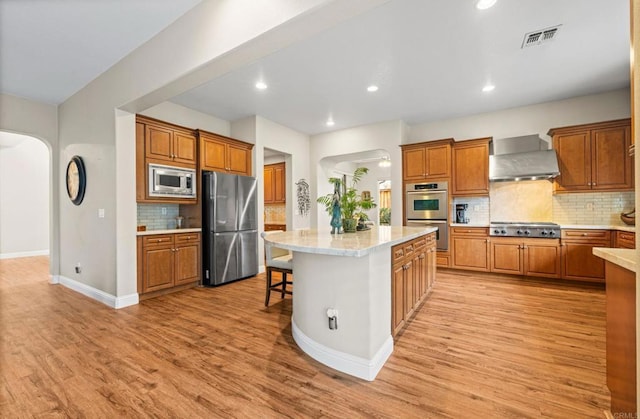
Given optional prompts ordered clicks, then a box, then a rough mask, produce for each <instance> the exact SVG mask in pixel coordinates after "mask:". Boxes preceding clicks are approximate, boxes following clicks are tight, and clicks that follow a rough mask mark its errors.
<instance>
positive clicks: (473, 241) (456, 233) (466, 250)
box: [451, 227, 489, 272]
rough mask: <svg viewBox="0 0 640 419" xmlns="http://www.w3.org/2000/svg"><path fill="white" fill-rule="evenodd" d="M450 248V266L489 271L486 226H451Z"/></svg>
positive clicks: (487, 231) (487, 230) (487, 232)
mask: <svg viewBox="0 0 640 419" xmlns="http://www.w3.org/2000/svg"><path fill="white" fill-rule="evenodd" d="M451 248H452V263H451V267H452V268H456V269H466V270H472V271H482V272H488V271H489V229H488V228H484V227H452V228H451Z"/></svg>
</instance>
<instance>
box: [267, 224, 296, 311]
mask: <svg viewBox="0 0 640 419" xmlns="http://www.w3.org/2000/svg"><path fill="white" fill-rule="evenodd" d="M281 232H282V230H274V231H264V232H262V233H261V234H260V236H262V238H263V239H264V238H265V237H266V236H267V235H269V234H273V233H281ZM264 259H265V263H264V266H265V270H266V271H267V281H266V282H267V287H266V296H265V299H264V305H265V306H269V297H270V296H271V293H272V292H274V291H275V292H279V293H280V295H281V298H284V296H285V294H289V295H293V291H291V290H289V289H287V285H292V284H293V281H291V280H287V276H289V275H291V276H293V255H292V254H291V252H290V251H288V250H286V249H281V248H279V247H276V246H274V245H273V244H271V243H269V242H267V241H265V242H264ZM273 272H279V273H280V275H281V276H282V280H281V281H279V282H277V283H275V284H274V283H273Z"/></svg>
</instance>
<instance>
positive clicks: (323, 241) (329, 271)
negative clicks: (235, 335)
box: [265, 226, 436, 381]
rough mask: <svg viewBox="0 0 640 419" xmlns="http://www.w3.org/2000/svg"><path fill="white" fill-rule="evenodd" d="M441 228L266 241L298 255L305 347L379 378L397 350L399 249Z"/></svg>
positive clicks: (298, 336)
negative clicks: (394, 295) (394, 298)
mask: <svg viewBox="0 0 640 419" xmlns="http://www.w3.org/2000/svg"><path fill="white" fill-rule="evenodd" d="M435 231H436V227H395V226H380V227H373V228H372V229H371V230H367V231H361V232H357V233H344V234H331V233H330V232H329V231H317V230H294V231H285V232H281V233H273V234H269V235H268V236H266V238H265V241H267V242H270V243H273V244H274V245H275V246H277V247H280V248H284V249H289V250H291V251H292V252H293V277H294V280H293V282H294V295H293V315H292V316H291V332H292V335H293V339H294V340H295V341H296V343H297V345H298V346H299V347H300V348H301V349H302V350H303V351H304V352H305V353H307V354H308V355H309V356H311V357H312V358H314V359H315V360H317V361H319V362H321V363H323V364H325V365H327V366H329V367H331V368H334V369H336V370H338V371H342V372H344V373H347V374H350V375H353V376H356V377H359V378H362V379H365V380H369V381H372V380H373V379H374V378H375V377H376V375H377V374H378V372H379V371H380V369H381V368H382V366H383V365H384V363H385V362H386V360H387V359H388V358H389V356H390V355H391V353H392V352H393V337H392V336H391V309H392V306H391V275H392V271H391V262H392V260H391V247H392V246H393V245H396V244H399V243H404V242H407V241H410V240H412V239H414V238H418V237H421V236H424V235H426V234H429V233H432V232H435ZM431 260H432V261H433V263H435V258H433V259H431ZM329 309H334V310H337V314H336V320H337V328H335V329H330V328H329V314H328V312H327V311H328V310H329Z"/></svg>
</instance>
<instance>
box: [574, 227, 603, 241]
mask: <svg viewBox="0 0 640 419" xmlns="http://www.w3.org/2000/svg"><path fill="white" fill-rule="evenodd" d="M562 238H563V239H565V240H589V241H591V240H603V241H609V242H610V241H611V232H610V231H609V230H573V229H572V230H562Z"/></svg>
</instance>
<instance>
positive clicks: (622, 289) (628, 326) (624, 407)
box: [605, 261, 637, 418]
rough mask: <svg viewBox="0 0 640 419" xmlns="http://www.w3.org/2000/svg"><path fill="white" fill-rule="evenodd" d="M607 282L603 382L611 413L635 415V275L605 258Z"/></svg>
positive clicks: (615, 414)
mask: <svg viewBox="0 0 640 419" xmlns="http://www.w3.org/2000/svg"><path fill="white" fill-rule="evenodd" d="M605 270H606V278H607V279H606V282H607V386H608V387H609V391H610V392H611V413H612V414H613V415H612V416H613V417H619V418H622V417H628V418H634V417H636V412H637V402H636V395H637V382H636V363H637V360H636V275H635V272H631V271H629V270H627V269H624V268H623V267H621V266H618V265H616V264H614V263H611V262H608V261H607V262H605Z"/></svg>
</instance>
